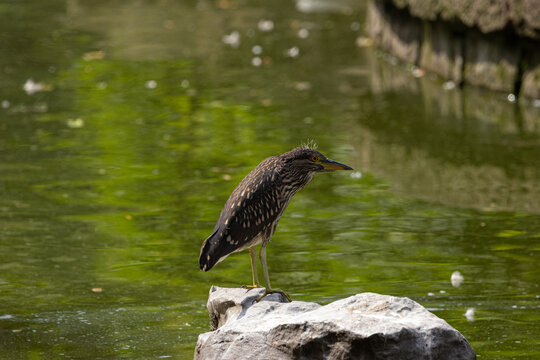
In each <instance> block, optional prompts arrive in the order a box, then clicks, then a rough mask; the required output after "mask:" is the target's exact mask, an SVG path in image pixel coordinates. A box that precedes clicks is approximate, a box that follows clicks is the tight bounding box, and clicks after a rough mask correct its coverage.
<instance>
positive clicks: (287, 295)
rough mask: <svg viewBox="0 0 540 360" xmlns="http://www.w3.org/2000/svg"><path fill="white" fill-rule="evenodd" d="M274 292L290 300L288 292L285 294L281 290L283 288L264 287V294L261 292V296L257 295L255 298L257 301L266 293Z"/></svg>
mask: <svg viewBox="0 0 540 360" xmlns="http://www.w3.org/2000/svg"><path fill="white" fill-rule="evenodd" d="M276 293H277V294H281V295H283V296H285V298H286V299H287V300H288V301H289V302H292V300H291V297H290V296H289V294H287V293H286V292H285V291H283V290H281V289H264V294H262V295H261V296H259V297H258V298H257V302H259V301H261V300H262V298H264V297H265V296H266V295H270V294H276Z"/></svg>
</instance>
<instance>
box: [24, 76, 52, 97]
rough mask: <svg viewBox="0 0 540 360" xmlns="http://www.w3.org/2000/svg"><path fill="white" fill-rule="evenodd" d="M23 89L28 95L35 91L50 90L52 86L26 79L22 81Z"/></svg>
mask: <svg viewBox="0 0 540 360" xmlns="http://www.w3.org/2000/svg"><path fill="white" fill-rule="evenodd" d="M23 89H24V91H25V92H26V93H27V94H28V95H34V94H35V93H37V92H40V91H50V90H52V86H50V85H46V84H43V83H37V82H34V80H33V79H28V80H26V82H25V83H24V85H23Z"/></svg>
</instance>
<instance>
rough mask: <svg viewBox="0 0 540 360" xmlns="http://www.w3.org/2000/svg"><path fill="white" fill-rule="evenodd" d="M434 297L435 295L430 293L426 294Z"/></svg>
mask: <svg viewBox="0 0 540 360" xmlns="http://www.w3.org/2000/svg"><path fill="white" fill-rule="evenodd" d="M434 295H435V294H434V293H432V292H428V293H427V296H434Z"/></svg>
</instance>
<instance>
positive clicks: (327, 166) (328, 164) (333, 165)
mask: <svg viewBox="0 0 540 360" xmlns="http://www.w3.org/2000/svg"><path fill="white" fill-rule="evenodd" d="M319 164H321V165H322V166H323V167H324V170H323V171H325V172H327V171H335V170H352V169H353V168H352V167H350V166H347V165H345V164H342V163H339V162H337V161H334V160H330V159H326V160H322V161H321V162H320V163H319Z"/></svg>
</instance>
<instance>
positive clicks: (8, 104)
mask: <svg viewBox="0 0 540 360" xmlns="http://www.w3.org/2000/svg"><path fill="white" fill-rule="evenodd" d="M10 105H11V103H10V102H9V101H8V100H2V109H7V108H9V107H10Z"/></svg>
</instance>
